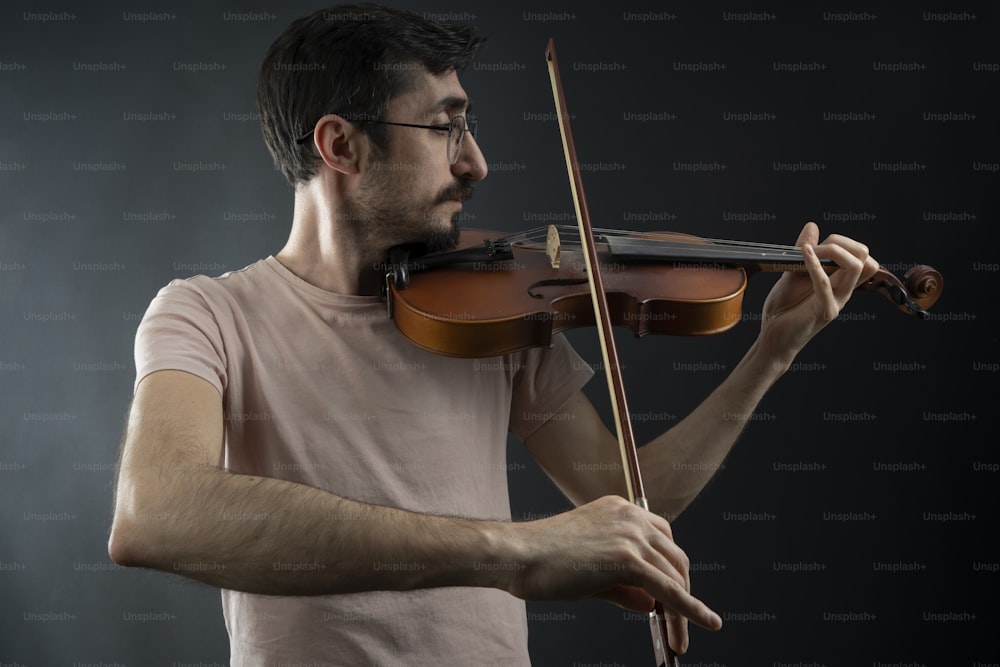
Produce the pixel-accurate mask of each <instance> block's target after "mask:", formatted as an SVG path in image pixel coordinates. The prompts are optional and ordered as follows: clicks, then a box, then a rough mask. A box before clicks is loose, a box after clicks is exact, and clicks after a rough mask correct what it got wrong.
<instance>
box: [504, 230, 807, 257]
mask: <svg viewBox="0 0 1000 667" xmlns="http://www.w3.org/2000/svg"><path fill="white" fill-rule="evenodd" d="M557 229H559V231H560V240H563V239H564V238H565V237H569V238H568V239H566V240H567V241H568V242H569V243H570V244H575V243H578V241H576V240H574V239H575V238H578V237H579V233H578V231H577V229H576V228H575V227H570V226H568V225H559V226H557ZM654 233H655V232H654ZM594 234H595V236H598V235H603V236H611V237H622V238H627V239H629V240H630V241H631V242H632V243H631V244H630V245H632V246H633V247H635V246H638V247H654V248H667V249H676V250H682V251H686V252H687V253H695V254H699V255H707V256H711V255H719V256H722V255H725V256H733V255H734V254H735V255H743V256H747V257H755V258H759V257H760V252H754V251H773V252H780V253H785V256H786V257H787V254H788V253H791V254H792V255H793V256H794V257H801V254H802V249H801V248H800V247H798V246H793V245H781V244H774V243H757V242H752V241H733V240H728V239H708V238H699V237H687V236H685V235H683V234H674V233H670V232H661V233H659V234H660V238H656V237H653V238H650V237H649V236H645V235H644V234H646V233H643V232H634V231H627V230H620V229H595V230H594ZM664 237H666V238H664ZM670 237H674V238H677V239H683V240H679V241H670V240H668V239H669V238H670ZM547 238H548V228H547V227H535V228H534V229H529V230H526V231H524V232H518V233H516V234H511V235H509V236H505V237H503V238H501V239H498V240H499V241H506V242H508V243H511V244H520V245H522V246H529V247H530V245H534V246H536V247H538V246H545V245H546V242H547ZM687 239H690V240H687ZM699 241H704V243H700V242H699Z"/></svg>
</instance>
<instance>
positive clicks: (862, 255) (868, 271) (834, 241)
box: [821, 234, 879, 287]
mask: <svg viewBox="0 0 1000 667" xmlns="http://www.w3.org/2000/svg"><path fill="white" fill-rule="evenodd" d="M833 245H836V246H838V247H841V248H843V249H844V250H847V251H848V252H849V253H851V254H852V255H854V257H856V258H857V259H858V260H859V261H861V262H862V263H863V266H862V269H861V273H860V275H859V276H858V280H857V282H856V283H855V284H854V287H857V286H858V285H860V284H861V283H863V282H864V281H866V280H868V279H869V278H871V277H872V275H874V273H875V272H876V271H878V267H879V264H878V262H877V261H875V258H874V257H872V256H871V254H870V251H869V249H868V246H866V245H865V244H864V243H861V242H860V241H855V240H854V239H851V238H848V237H846V236H841V235H839V234H831V235H830V237H829V238H827V239H826V240H825V241H823V243H822V246H821V247H824V246H833Z"/></svg>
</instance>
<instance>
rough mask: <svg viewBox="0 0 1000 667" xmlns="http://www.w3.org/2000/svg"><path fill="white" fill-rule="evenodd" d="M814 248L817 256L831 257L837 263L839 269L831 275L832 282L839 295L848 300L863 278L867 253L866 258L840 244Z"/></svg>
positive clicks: (822, 257)
mask: <svg viewBox="0 0 1000 667" xmlns="http://www.w3.org/2000/svg"><path fill="white" fill-rule="evenodd" d="M813 249H814V250H815V253H816V256H817V257H819V258H821V259H830V260H832V261H833V263H834V264H836V265H837V270H836V271H834V272H833V274H831V276H830V282H831V284H832V285H833V290H834V292H836V293H837V297H838V298H839V299H841V300H842V301H846V300H847V297H849V296H850V293H851V292H853V291H854V288H856V287H857V286H858V284H859V281H860V280H861V272H862V271H863V270H864V268H865V264H866V262H865V259H867V255H865V258H864V259H862V258H859V257H858V256H856V255H854V254H852V253H851V252H849V251H848V250H847V249H846V248H843V247H841V246H839V245H820V246H815V247H814V248H813Z"/></svg>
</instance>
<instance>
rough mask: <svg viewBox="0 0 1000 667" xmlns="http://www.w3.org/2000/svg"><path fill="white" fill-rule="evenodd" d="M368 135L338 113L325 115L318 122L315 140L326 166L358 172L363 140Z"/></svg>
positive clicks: (343, 171)
mask: <svg viewBox="0 0 1000 667" xmlns="http://www.w3.org/2000/svg"><path fill="white" fill-rule="evenodd" d="M363 141H367V137H366V136H365V135H364V133H362V132H361V131H360V130H359V129H358V126H357V125H355V124H353V123H351V122H350V121H348V120H345V119H344V118H343V117H341V116H338V115H336V114H328V115H326V116H323V117H322V118H320V119H319V120H318V121H317V122H316V129H315V130H314V131H313V142H314V144H315V146H316V151H317V152H318V153H319V156H320V158H322V160H323V162H324V163H325V164H326V166H328V167H330V168H331V169H334V170H336V171H339V172H341V173H343V174H357V173H358V162H359V160H358V157H359V150H358V149H359V148H360V147H361V145H360V144H361V142H363Z"/></svg>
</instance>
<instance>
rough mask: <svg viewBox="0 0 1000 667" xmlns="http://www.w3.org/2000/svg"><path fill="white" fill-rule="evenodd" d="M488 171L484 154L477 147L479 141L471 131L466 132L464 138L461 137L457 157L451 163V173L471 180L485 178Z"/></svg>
mask: <svg viewBox="0 0 1000 667" xmlns="http://www.w3.org/2000/svg"><path fill="white" fill-rule="evenodd" d="M489 171H490V168H489V167H488V166H487V165H486V156H484V155H483V151H482V149H480V148H479V143H478V142H477V141H476V138H475V137H473V136H472V133H470V132H466V133H465V138H463V139H462V148H461V149H460V150H459V152H458V159H457V160H455V164H453V165H451V173H453V174H454V175H455V176H465V177H467V178H469V179H471V180H472V181H481V180H483V179H484V178H486V174H488V173H489Z"/></svg>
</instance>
